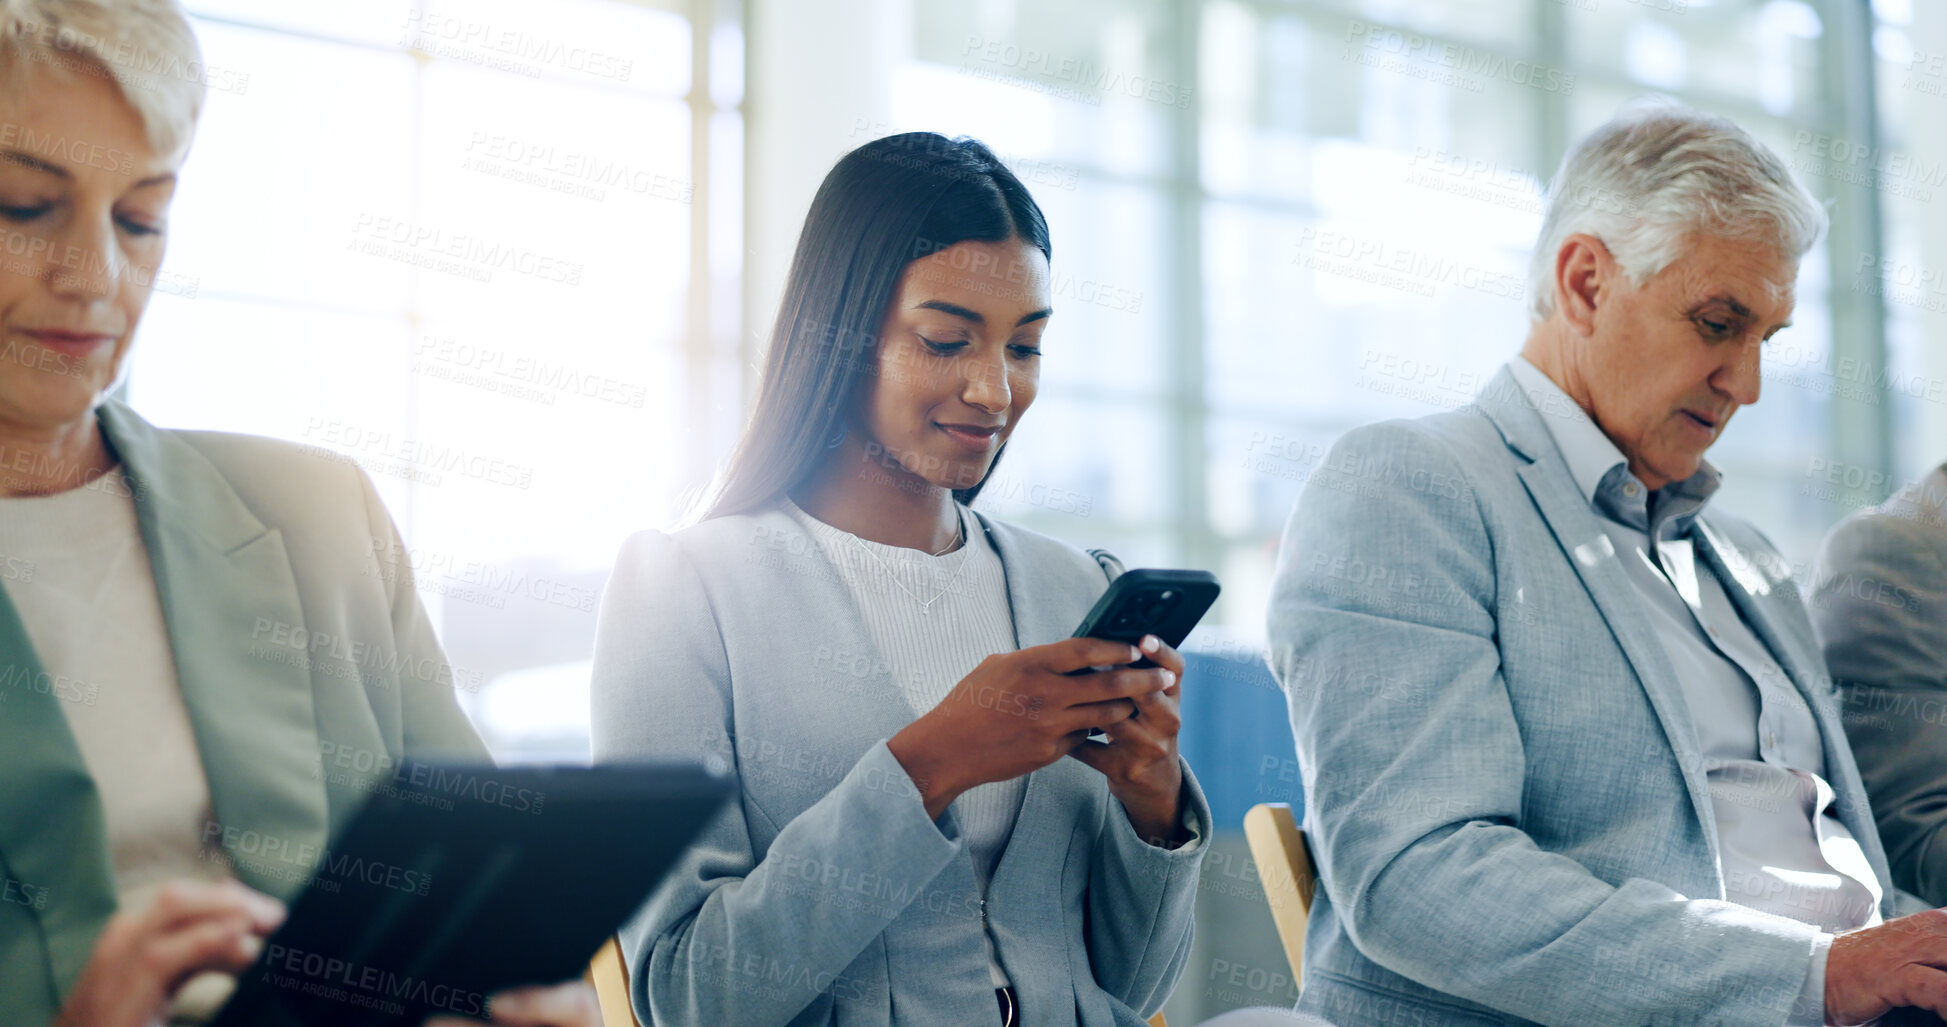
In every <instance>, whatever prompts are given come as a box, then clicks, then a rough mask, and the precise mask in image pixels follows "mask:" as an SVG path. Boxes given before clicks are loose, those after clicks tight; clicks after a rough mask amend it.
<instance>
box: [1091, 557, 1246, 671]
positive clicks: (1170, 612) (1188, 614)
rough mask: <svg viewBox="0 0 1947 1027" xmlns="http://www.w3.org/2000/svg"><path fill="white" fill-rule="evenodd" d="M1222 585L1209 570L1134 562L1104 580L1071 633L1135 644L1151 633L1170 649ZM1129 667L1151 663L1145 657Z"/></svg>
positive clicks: (1180, 641) (1199, 617) (1205, 610)
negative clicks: (1101, 589) (1099, 593)
mask: <svg viewBox="0 0 1947 1027" xmlns="http://www.w3.org/2000/svg"><path fill="white" fill-rule="evenodd" d="M1222 590H1223V587H1222V586H1220V585H1218V584H1217V577H1216V575H1214V574H1211V573H1210V572H1209V571H1172V570H1158V569H1156V568H1153V567H1138V568H1136V569H1135V570H1131V571H1124V572H1123V574H1122V576H1121V577H1119V578H1117V579H1115V580H1114V581H1113V582H1110V583H1109V590H1108V591H1107V592H1104V593H1102V598H1100V599H1098V600H1096V601H1095V608H1094V609H1092V610H1090V611H1088V616H1086V617H1083V618H1082V625H1081V627H1078V628H1076V629H1075V634H1074V636H1073V637H1075V638H1105V639H1108V640H1109V641H1111V642H1127V643H1129V644H1130V645H1136V644H1137V643H1139V642H1141V641H1142V638H1143V636H1144V635H1155V636H1156V637H1157V638H1160V639H1162V640H1163V641H1164V642H1166V643H1168V644H1169V645H1170V647H1171V648H1175V647H1177V646H1180V645H1182V644H1183V640H1184V639H1186V638H1189V637H1190V631H1191V629H1193V628H1195V627H1196V626H1197V621H1199V620H1202V619H1203V615H1204V614H1205V613H1208V612H1209V610H1210V606H1211V604H1212V603H1215V602H1216V601H1217V593H1218V592H1220V591H1222ZM1134 666H1137V667H1153V666H1155V664H1153V663H1151V662H1149V661H1148V660H1146V659H1145V660H1139V661H1137V662H1136V663H1135V664H1134Z"/></svg>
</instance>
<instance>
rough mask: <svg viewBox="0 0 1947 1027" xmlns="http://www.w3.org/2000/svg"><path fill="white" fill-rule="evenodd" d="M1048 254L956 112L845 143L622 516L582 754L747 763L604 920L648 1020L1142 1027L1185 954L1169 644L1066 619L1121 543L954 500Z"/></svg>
mask: <svg viewBox="0 0 1947 1027" xmlns="http://www.w3.org/2000/svg"><path fill="white" fill-rule="evenodd" d="M1050 254H1051V248H1050V245H1049V240H1048V228H1047V223H1046V221H1045V220H1044V219H1043V218H1042V215H1041V211H1040V209H1039V208H1038V207H1036V206H1035V203H1034V200H1033V198H1032V197H1030V196H1029V195H1028V192H1027V190H1026V189H1025V188H1024V187H1023V186H1022V185H1021V183H1020V181H1019V180H1018V179H1016V178H1015V177H1014V175H1013V174H1012V173H1010V172H1009V171H1008V170H1007V169H1006V168H1005V167H1004V166H1002V165H1001V163H1000V162H999V161H998V160H997V159H996V158H995V157H994V155H993V154H992V153H991V152H989V151H988V150H987V148H986V147H984V146H982V145H981V144H979V143H977V142H974V141H972V140H966V139H961V140H949V139H946V138H944V137H942V136H938V135H933V134H931V133H910V134H906V135H899V136H892V137H889V138H886V139H881V140H878V141H876V142H873V143H869V144H867V145H865V146H863V147H860V148H859V149H857V150H855V151H853V152H852V153H850V154H848V155H847V156H846V157H845V158H844V159H842V160H841V161H840V162H839V163H838V165H837V166H836V167H835V168H833V170H832V171H831V173H830V174H829V175H828V176H827V177H826V179H825V182H824V184H823V186H822V187H821V188H820V189H819V191H818V194H817V196H816V197H815V198H814V199H813V201H812V206H811V211H810V214H809V216H808V217H807V219H806V222H805V227H804V233H803V236H802V237H801V238H800V240H799V243H798V249H797V254H796V256H795V258H794V261H793V264H792V268H791V273H790V279H789V282H788V284H787V286H786V290H785V296H784V300H783V304H782V307H781V309H780V311H779V314H778V321H777V326H776V329H775V331H774V333H773V335H772V340H771V346H770V350H769V353H768V355H767V357H766V360H765V365H764V370H763V381H762V384H761V387H760V389H759V393H758V398H757V404H756V409H755V411H754V412H753V414H752V417H751V420H750V424H749V426H748V428H747V430H746V432H745V434H744V436H743V439H742V441H741V442H740V444H739V446H738V448H737V450H736V452H735V454H734V456H733V457H732V459H731V460H730V462H729V465H728V467H727V468H726V469H725V471H724V473H723V475H722V476H721V479H720V480H719V482H718V483H717V487H716V488H715V490H714V491H713V493H712V494H711V495H710V496H709V498H708V501H707V503H706V504H705V505H704V507H703V511H702V516H701V518H700V519H699V520H698V522H697V523H695V524H693V525H691V526H689V527H687V528H685V529H683V530H681V531H677V532H675V533H672V534H663V533H659V532H643V533H641V534H639V535H637V536H636V537H634V538H632V539H631V540H630V541H629V543H628V545H627V547H626V548H625V549H624V551H623V553H622V555H621V558H620V560H619V562H618V564H617V567H616V571H615V576H614V579H613V580H612V582H611V583H610V585H609V590H608V593H607V596H606V597H605V599H604V601H603V606H602V615H601V623H600V628H599V631H598V637H597V640H596V655H595V671H594V711H593V713H594V734H595V755H596V758H597V759H598V760H620V759H641V758H685V757H687V758H712V757H715V758H718V759H720V761H721V763H722V765H723V766H725V767H726V768H728V769H729V770H730V771H731V772H732V773H734V774H735V775H736V776H737V778H738V780H739V782H740V784H741V788H742V801H741V802H739V803H736V804H734V805H733V808H732V809H731V811H730V812H729V813H728V814H727V815H725V816H724V817H723V818H721V819H720V820H719V821H718V822H717V823H716V824H715V825H714V826H713V827H712V828H711V829H710V830H709V831H708V832H707V833H706V835H705V836H704V838H703V840H702V841H701V842H700V843H699V844H698V845H697V846H696V847H695V848H694V849H692V850H691V852H690V853H689V854H688V855H687V856H686V857H685V858H684V860H683V861H682V863H681V864H680V865H679V867H678V868H677V870H676V871H675V872H674V873H673V875H672V878H671V879H670V881H669V882H668V883H667V884H666V885H665V886H664V887H663V888H662V889H661V890H660V891H659V892H658V893H657V895H656V896H655V897H654V898H653V899H652V901H651V902H650V903H649V904H648V905H647V906H645V907H644V909H643V910H642V911H641V912H640V913H639V914H638V916H637V917H636V919H635V920H634V921H633V922H632V923H631V924H630V925H629V927H628V928H627V929H625V930H624V931H623V933H622V938H623V947H624V950H625V952H626V953H627V956H628V959H629V964H630V967H631V970H632V974H631V980H632V982H633V984H632V987H633V993H634V1001H635V1004H636V1007H637V1009H638V1011H639V1012H640V1013H642V1014H645V1016H646V1017H653V1019H654V1022H655V1023H657V1024H658V1025H692V1024H694V1025H709V1027H719V1025H725V1024H736V1025H739V1027H764V1025H785V1024H794V1025H795V1024H838V1023H843V1024H848V1025H849V1024H885V1025H912V1027H919V1025H925V1027H933V1025H940V1024H952V1025H961V1024H978V1023H1008V1024H1014V1023H1025V1024H1028V1025H1031V1027H1053V1025H1058V1024H1078V1025H1088V1027H1098V1025H1099V1027H1109V1025H1129V1027H1134V1025H1139V1024H1141V1023H1142V1019H1143V1017H1145V1016H1147V1015H1149V1014H1150V1013H1153V1012H1154V1011H1155V1010H1156V1008H1157V1007H1159V1006H1160V1005H1161V1004H1162V1002H1163V1000H1164V999H1165V998H1166V997H1167V996H1168V994H1169V992H1170V989H1171V988H1172V986H1173V985H1174V984H1175V982H1176V978H1177V976H1178V974H1179V973H1180V972H1181V970H1182V968H1183V964H1184V961H1185V958H1186V957H1187V955H1188V952H1189V946H1190V933H1191V912H1192V906H1193V902H1194V898H1195V891H1196V882H1197V869H1198V864H1199V862H1200V861H1201V859H1202V850H1203V845H1202V839H1203V837H1204V836H1205V834H1206V833H1207V832H1208V830H1209V822H1210V821H1209V816H1210V814H1209V809H1208V807H1207V805H1206V804H1205V802H1204V800H1203V796H1202V793H1201V791H1200V790H1199V789H1198V788H1197V785H1196V783H1195V780H1194V779H1193V778H1192V777H1191V775H1190V773H1189V770H1188V768H1187V766H1186V765H1185V764H1184V763H1183V761H1182V759H1181V758H1180V757H1179V756H1178V755H1177V751H1176V734H1177V729H1178V726H1179V720H1178V715H1177V708H1178V707H1177V695H1178V691H1177V689H1178V686H1177V678H1178V676H1179V675H1181V673H1182V670H1183V661H1182V659H1181V657H1180V656H1179V655H1178V654H1177V653H1176V652H1175V651H1174V650H1172V649H1171V648H1170V647H1168V646H1167V645H1163V644H1162V643H1160V642H1159V641H1157V640H1155V639H1153V638H1152V639H1146V640H1145V642H1144V645H1143V648H1142V650H1141V651H1138V649H1136V648H1134V647H1131V646H1128V645H1125V644H1121V643H1114V642H1106V641H1101V640H1097V639H1071V638H1068V637H1067V636H1068V635H1069V633H1070V632H1071V631H1072V630H1073V629H1074V627H1075V626H1076V625H1077V624H1079V623H1080V622H1081V619H1082V617H1083V615H1084V614H1085V613H1086V612H1087V611H1088V609H1089V607H1090V606H1091V605H1092V604H1093V603H1094V601H1095V600H1096V598H1097V597H1098V596H1100V595H1101V593H1102V592H1103V590H1104V589H1105V588H1106V587H1107V584H1108V582H1109V580H1110V579H1112V578H1113V577H1114V575H1115V574H1116V573H1118V572H1119V570H1120V565H1119V564H1118V563H1117V562H1116V561H1115V559H1114V557H1111V556H1108V555H1107V554H1103V553H1096V554H1093V555H1092V554H1090V553H1085V552H1083V551H1082V550H1080V549H1076V548H1074V547H1072V546H1069V545H1067V544H1065V543H1062V542H1058V541H1056V540H1054V539H1051V538H1047V537H1045V536H1042V535H1038V534H1035V533H1033V532H1029V531H1025V530H1023V529H1020V528H1016V527H1012V526H1009V525H1007V524H1005V523H1003V522H1000V521H996V520H993V519H992V518H989V517H986V516H984V515H981V514H978V513H975V512H973V511H972V510H970V509H968V507H967V503H969V502H971V501H972V499H973V498H974V496H975V495H976V494H977V493H978V492H979V489H980V485H981V483H982V482H983V481H984V480H985V478H986V477H987V475H988V474H989V473H990V472H991V470H992V469H993V466H994V463H995V461H996V460H997V459H999V456H1000V453H1001V451H1002V450H1003V449H1004V448H1005V446H1006V445H1007V441H1008V439H1009V438H1010V437H1011V435H1012V434H1013V432H1014V430H1015V428H1016V427H1017V426H1018V425H1019V423H1020V420H1021V418H1022V416H1023V415H1024V414H1025V413H1026V412H1027V410H1028V407H1029V406H1030V404H1031V403H1032V402H1033V400H1034V395H1035V385H1036V381H1037V379H1038V377H1039V367H1040V361H1041V344H1042V337H1043V333H1044V332H1045V330H1046V329H1047V326H1048V324H1049V320H1050V317H1051V315H1052V313H1053V311H1052V309H1051V303H1050V297H1049V293H1050V290H1049V271H1048V266H1049V265H1048V261H1049V257H1050ZM1144 657H1147V659H1148V660H1149V661H1151V662H1152V663H1154V664H1156V666H1153V667H1149V666H1145V667H1140V668H1139V667H1133V666H1128V665H1129V664H1133V663H1135V662H1137V661H1138V660H1139V659H1142V658H1144ZM1097 729H1103V730H1105V731H1106V733H1107V735H1108V738H1109V741H1108V742H1106V743H1103V742H1099V741H1090V740H1088V735H1089V734H1090V732H1091V731H1093V730H1097ZM1071 756H1072V757H1074V758H1072V759H1070V758H1068V757H1071Z"/></svg>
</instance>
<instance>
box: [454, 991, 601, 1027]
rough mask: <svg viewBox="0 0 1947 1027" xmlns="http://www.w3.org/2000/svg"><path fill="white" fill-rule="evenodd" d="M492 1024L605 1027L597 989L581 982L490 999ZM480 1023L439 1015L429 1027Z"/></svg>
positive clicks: (466, 1026)
mask: <svg viewBox="0 0 1947 1027" xmlns="http://www.w3.org/2000/svg"><path fill="white" fill-rule="evenodd" d="M487 1010H488V1011H489V1012H491V1013H492V1014H493V1019H492V1020H489V1021H488V1022H489V1023H496V1024H505V1025H506V1027H602V1010H601V1006H600V1005H598V1004H597V1003H596V1001H595V989H593V988H591V987H589V986H588V985H587V984H586V983H584V982H581V981H574V982H571V983H568V984H557V985H555V986H554V987H551V988H517V989H515V990H513V991H503V992H501V993H500V994H498V995H495V996H494V997H493V998H491V999H488V1000H487ZM478 1025H479V1021H478V1020H463V1019H460V1018H458V1017H453V1016H435V1017H433V1018H432V1019H430V1020H427V1021H426V1024H425V1027H478Z"/></svg>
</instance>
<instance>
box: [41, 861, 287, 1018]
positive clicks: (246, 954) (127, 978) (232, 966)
mask: <svg viewBox="0 0 1947 1027" xmlns="http://www.w3.org/2000/svg"><path fill="white" fill-rule="evenodd" d="M283 920H284V906H283V904H282V903H280V902H278V901H277V900H276V899H273V898H271V897H270V896H268V895H260V894H258V893H257V892H254V891H251V890H250V889H249V888H246V887H244V886H243V885H241V884H238V883H237V882H235V881H217V882H208V881H194V880H180V881H170V882H168V883H166V884H164V885H162V886H161V887H160V888H158V889H157V890H156V892H155V895H154V896H153V897H151V898H150V899H149V900H148V901H147V902H145V903H143V904H142V905H140V906H136V907H133V908H129V909H124V910H122V911H120V912H118V913H116V914H115V915H114V916H112V917H110V918H109V920H108V926H106V927H104V928H102V932H101V936H100V937H98V938H96V939H95V947H94V948H93V950H91V951H90V952H89V953H88V963H87V965H86V966H83V967H82V968H81V976H80V977H79V978H78V979H77V980H76V981H75V984H74V990H73V991H71V992H69V993H68V1001H67V1004H66V1005H64V1006H62V1007H61V1013H60V1015H59V1016H57V1017H55V1018H54V1027H159V1025H160V1024H161V1023H162V1022H163V1019H164V1018H165V1017H166V1016H168V1014H169V1006H170V1003H171V1001H172V1000H173V999H174V998H175V996H176V992H177V990H178V989H180V988H181V987H182V986H183V985H184V984H185V983H186V982H188V980H189V979H190V978H192V977H194V976H196V975H197V974H200V973H205V972H208V971H221V972H223V973H240V972H242V971H243V970H244V969H245V968H247V967H248V966H249V965H250V964H251V962H252V961H253V960H255V959H256V958H257V953H258V951H259V950H260V949H262V947H263V937H264V935H266V934H269V933H270V932H271V930H272V929H274V928H275V927H276V926H277V925H278V924H279V923H282V922H283Z"/></svg>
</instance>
